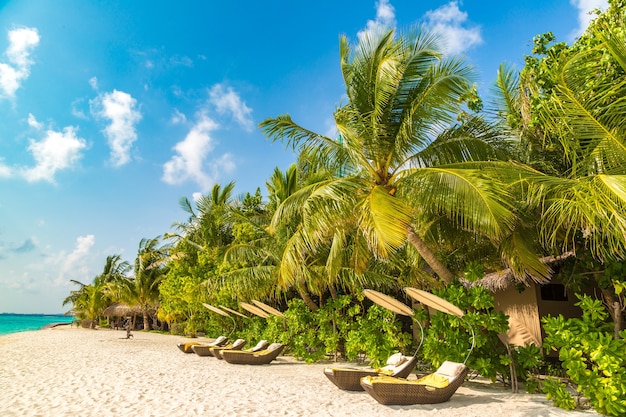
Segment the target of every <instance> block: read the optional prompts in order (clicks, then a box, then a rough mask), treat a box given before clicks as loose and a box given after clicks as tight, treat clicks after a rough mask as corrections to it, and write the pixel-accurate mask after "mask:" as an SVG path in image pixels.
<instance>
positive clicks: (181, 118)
mask: <svg viewBox="0 0 626 417" xmlns="http://www.w3.org/2000/svg"><path fill="white" fill-rule="evenodd" d="M170 121H171V122H172V124H175V125H177V124H181V123H185V122H187V116H185V115H184V114H183V113H181V112H180V111H179V110H178V109H174V114H172V117H171V119H170Z"/></svg>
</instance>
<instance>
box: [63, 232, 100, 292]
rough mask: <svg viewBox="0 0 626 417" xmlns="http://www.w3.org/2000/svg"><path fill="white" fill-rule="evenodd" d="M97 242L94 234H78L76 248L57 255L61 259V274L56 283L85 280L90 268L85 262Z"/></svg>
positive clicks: (64, 283)
mask: <svg viewBox="0 0 626 417" xmlns="http://www.w3.org/2000/svg"><path fill="white" fill-rule="evenodd" d="M95 243H96V238H95V236H94V235H86V236H78V237H77V238H76V244H75V246H74V249H73V250H72V252H70V253H69V254H67V255H65V253H61V254H60V255H58V256H57V259H59V260H60V265H59V275H58V278H57V279H56V281H55V284H56V285H66V284H69V282H68V281H69V280H70V279H75V280H78V281H83V282H84V281H85V278H86V277H89V268H88V266H87V264H86V262H85V260H86V259H87V258H88V255H89V251H90V250H91V248H92V247H93V245H94V244H95Z"/></svg>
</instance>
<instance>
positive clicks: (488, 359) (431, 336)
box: [418, 285, 510, 381]
mask: <svg viewBox="0 0 626 417" xmlns="http://www.w3.org/2000/svg"><path fill="white" fill-rule="evenodd" d="M436 295H438V296H440V297H442V298H444V299H446V300H448V301H450V302H451V303H452V304H454V305H456V306H458V307H459V308H460V309H461V310H463V311H465V315H464V317H463V318H459V317H456V316H453V315H450V314H444V313H436V314H432V315H431V316H430V326H429V327H428V328H427V330H426V339H425V341H424V348H423V349H422V352H423V355H424V358H425V359H426V360H427V361H429V362H431V363H432V365H433V367H435V368H436V367H438V366H439V365H440V364H441V363H443V361H446V360H450V361H455V362H463V361H464V360H465V358H466V356H467V354H468V352H469V350H470V348H471V346H472V332H471V329H473V331H474V334H475V338H476V342H475V346H474V349H473V351H472V354H471V355H470V356H469V358H468V360H467V366H468V367H469V368H471V369H474V370H476V371H477V372H478V373H479V374H480V375H482V376H484V377H487V378H490V379H492V380H494V381H495V380H496V379H497V377H498V375H500V376H504V377H506V378H510V368H509V363H510V357H509V355H508V352H507V350H506V346H504V344H503V343H502V342H501V341H500V339H499V338H498V334H499V333H504V332H506V331H507V330H508V318H507V316H505V315H504V314H503V313H502V312H496V311H495V310H494V299H493V295H491V293H490V292H489V291H488V290H487V289H485V288H483V287H480V286H476V287H472V288H464V287H463V286H460V285H456V286H449V287H447V288H445V289H443V290H441V291H437V292H436ZM418 313H420V316H421V318H422V320H425V319H426V314H425V312H423V311H422V312H420V311H418Z"/></svg>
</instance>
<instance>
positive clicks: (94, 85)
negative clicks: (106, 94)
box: [89, 77, 98, 90]
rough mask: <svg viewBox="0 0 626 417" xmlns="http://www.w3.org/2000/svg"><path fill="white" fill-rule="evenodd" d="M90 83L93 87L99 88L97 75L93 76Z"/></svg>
mask: <svg viewBox="0 0 626 417" xmlns="http://www.w3.org/2000/svg"><path fill="white" fill-rule="evenodd" d="M89 85H90V86H91V88H93V89H94V90H97V89H98V78H97V77H91V78H90V79H89Z"/></svg>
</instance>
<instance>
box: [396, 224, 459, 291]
mask: <svg viewBox="0 0 626 417" xmlns="http://www.w3.org/2000/svg"><path fill="white" fill-rule="evenodd" d="M406 237H407V240H408V241H409V243H411V245H413V247H414V248H415V249H416V250H417V252H418V253H419V254H420V255H421V257H422V258H424V261H426V263H427V264H428V266H430V267H431V268H432V270H433V271H434V272H435V273H436V274H437V275H438V276H439V279H441V280H442V281H443V282H444V284H450V283H451V282H452V280H453V279H454V274H453V273H452V271H450V270H449V269H448V267H446V266H445V265H444V264H443V263H442V262H441V261H440V260H439V259H437V257H436V256H435V254H434V253H433V251H432V250H430V248H429V247H428V245H426V243H425V242H424V241H423V240H422V238H420V237H419V236H418V235H417V233H415V229H413V226H411V225H409V226H407V228H406Z"/></svg>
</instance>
